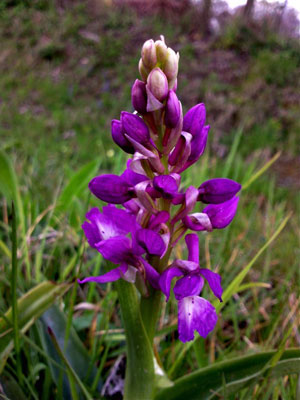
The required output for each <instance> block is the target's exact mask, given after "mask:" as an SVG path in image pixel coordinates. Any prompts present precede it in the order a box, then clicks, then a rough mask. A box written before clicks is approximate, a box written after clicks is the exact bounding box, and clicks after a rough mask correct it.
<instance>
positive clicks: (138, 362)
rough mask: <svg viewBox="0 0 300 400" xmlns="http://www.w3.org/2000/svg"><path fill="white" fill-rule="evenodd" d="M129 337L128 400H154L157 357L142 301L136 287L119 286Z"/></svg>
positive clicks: (130, 285) (125, 398) (129, 285)
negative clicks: (145, 323) (147, 326)
mask: <svg viewBox="0 0 300 400" xmlns="http://www.w3.org/2000/svg"><path fill="white" fill-rule="evenodd" d="M116 287H117V290H118V296H119V301H120V306H121V313H122V319H123V325H124V328H125V334H126V343H127V360H126V378H125V389H124V400H151V399H152V398H153V394H154V363H153V360H154V356H153V351H152V346H151V343H150V341H149V338H148V335H147V333H146V330H145V327H144V325H143V321H142V317H141V313H140V306H139V299H138V296H137V291H136V288H135V287H134V285H133V284H132V283H128V282H125V281H124V280H122V279H120V280H119V281H117V282H116Z"/></svg>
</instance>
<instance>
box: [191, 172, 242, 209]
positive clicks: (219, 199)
mask: <svg viewBox="0 0 300 400" xmlns="http://www.w3.org/2000/svg"><path fill="white" fill-rule="evenodd" d="M241 187H242V186H241V185H240V184H239V183H237V182H235V181H233V180H232V179H227V178H215V179H210V180H208V181H205V182H203V183H202V184H201V185H200V187H199V196H198V200H200V201H202V202H203V203H213V204H219V203H224V202H225V201H227V200H230V199H231V198H232V197H234V196H235V195H236V194H237V192H239V191H240V190H241Z"/></svg>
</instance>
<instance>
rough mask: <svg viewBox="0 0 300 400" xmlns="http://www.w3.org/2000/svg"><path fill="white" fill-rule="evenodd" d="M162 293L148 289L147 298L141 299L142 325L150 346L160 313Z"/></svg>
mask: <svg viewBox="0 0 300 400" xmlns="http://www.w3.org/2000/svg"><path fill="white" fill-rule="evenodd" d="M161 301H162V293H161V291H160V290H155V289H150V296H149V297H142V299H141V314H142V318H143V323H144V326H145V329H146V332H147V334H148V337H149V340H150V343H151V345H152V344H153V339H154V335H155V328H156V324H157V320H158V317H159V314H160V311H161Z"/></svg>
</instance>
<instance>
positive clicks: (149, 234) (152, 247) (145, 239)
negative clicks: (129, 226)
mask: <svg viewBox="0 0 300 400" xmlns="http://www.w3.org/2000/svg"><path fill="white" fill-rule="evenodd" d="M136 240H137V242H138V244H139V245H140V246H141V247H143V248H144V249H145V250H146V251H147V253H148V254H150V255H153V256H161V255H162V253H163V252H164V251H165V243H164V241H163V240H162V238H161V237H160V235H159V234H158V233H156V232H154V231H152V230H151V229H139V230H138V231H137V232H136Z"/></svg>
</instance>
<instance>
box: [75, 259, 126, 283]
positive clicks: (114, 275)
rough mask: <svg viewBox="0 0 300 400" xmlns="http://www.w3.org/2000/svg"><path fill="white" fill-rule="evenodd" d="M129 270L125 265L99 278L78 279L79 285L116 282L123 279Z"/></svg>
mask: <svg viewBox="0 0 300 400" xmlns="http://www.w3.org/2000/svg"><path fill="white" fill-rule="evenodd" d="M127 270H128V265H127V264H125V263H123V264H122V265H120V267H118V268H114V269H112V270H111V271H108V272H106V274H103V275H99V276H89V277H88V278H85V279H82V280H80V279H77V281H78V283H85V282H97V283H106V282H114V281H117V280H118V279H120V278H121V277H122V275H124V274H126V272H127Z"/></svg>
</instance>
